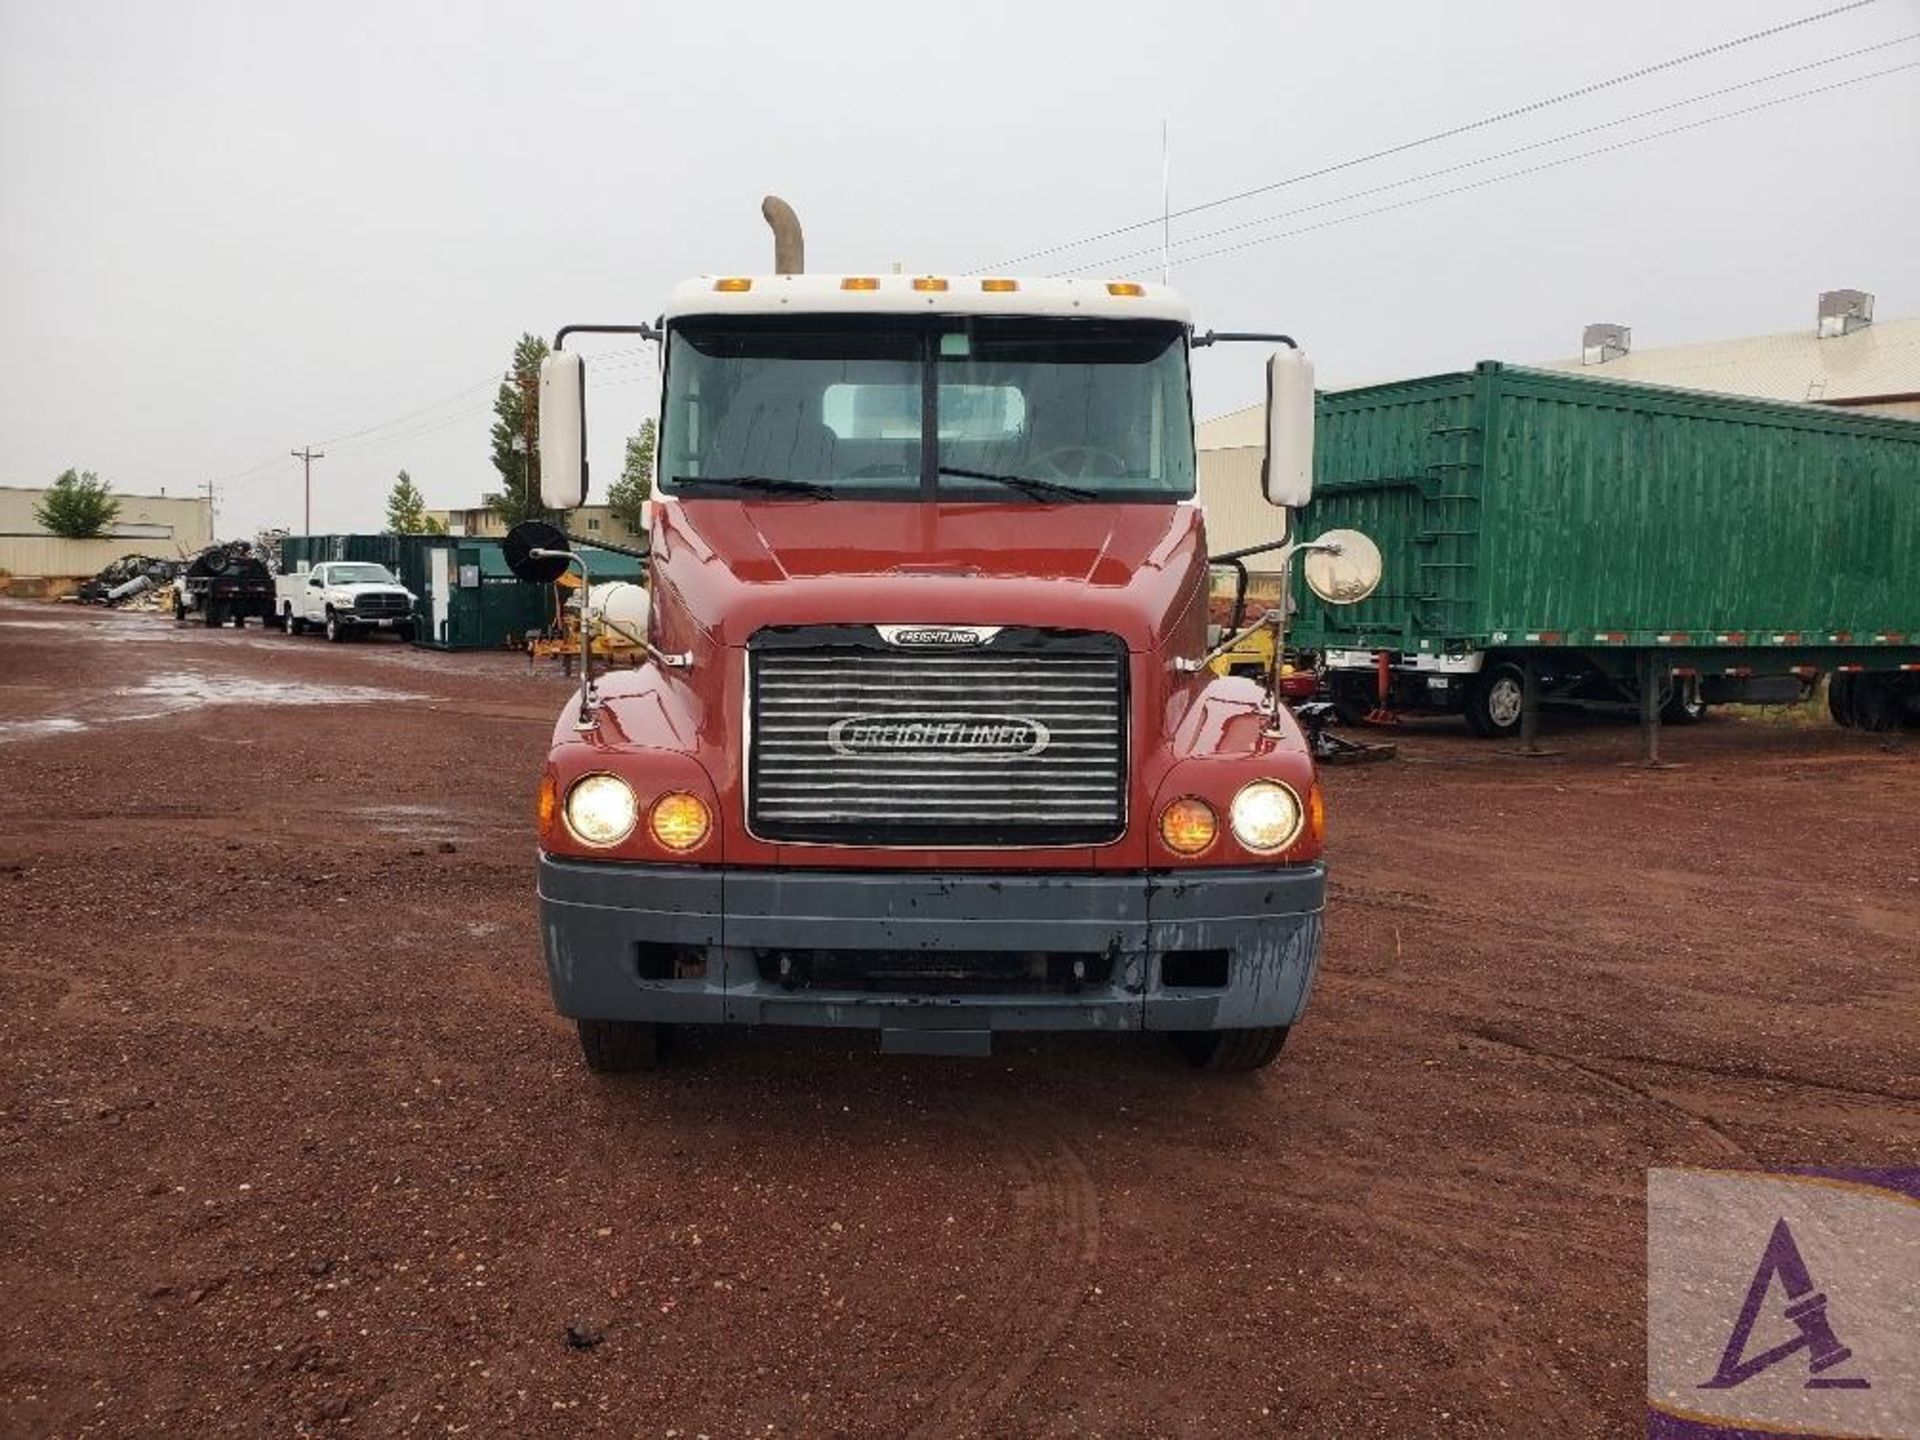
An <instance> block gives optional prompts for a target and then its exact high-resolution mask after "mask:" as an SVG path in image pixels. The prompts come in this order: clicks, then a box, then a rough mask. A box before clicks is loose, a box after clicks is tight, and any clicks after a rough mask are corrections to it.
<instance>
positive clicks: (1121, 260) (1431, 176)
mask: <svg viewBox="0 0 1920 1440" xmlns="http://www.w3.org/2000/svg"><path fill="white" fill-rule="evenodd" d="M1915 40H1920V30H1916V31H1914V32H1913V33H1912V34H1909V35H1900V36H1897V37H1895V38H1894V39H1892V40H1882V41H1880V42H1879V43H1878V44H1874V45H1863V46H1861V47H1860V48H1859V49H1857V50H1848V51H1845V52H1844V53H1842V54H1839V55H1830V56H1828V57H1827V58H1826V59H1824V60H1814V61H1810V62H1809V63H1807V64H1805V65H1793V66H1790V67H1788V68H1787V69H1785V70H1776V71H1774V72H1773V73H1772V74H1770V75H1762V76H1759V77H1758V78H1757V79H1753V80H1742V81H1740V82H1739V83H1738V84H1735V85H1723V86H1722V87H1721V88H1720V89H1718V90H1707V91H1703V92H1702V93H1700V94H1698V95H1689V96H1688V97H1687V98H1685V99H1684V100H1674V101H1671V102H1669V103H1668V104H1665V105H1655V106H1652V107H1651V108H1649V109H1646V110H1638V111H1635V112H1634V113H1633V114H1631V115H1622V116H1621V117H1620V118H1619V119H1617V120H1602V121H1600V122H1599V123H1598V124H1596V125H1586V126H1582V127H1581V128H1580V129H1578V130H1568V131H1566V132H1565V133H1563V134H1560V135H1555V136H1553V137H1551V138H1550V139H1546V140H1535V141H1532V142H1530V143H1528V144H1525V145H1516V146H1514V147H1513V148H1512V149H1510V150H1501V151H1499V152H1497V153H1496V154H1492V155H1482V156H1480V157H1479V158H1478V159H1474V160H1462V161H1461V162H1460V163H1459V164H1457V165H1443V166H1441V167H1440V168H1439V169H1437V170H1426V171H1422V172H1421V173H1420V174H1418V175H1409V176H1407V177H1406V178H1405V179H1403V180H1390V181H1388V182H1387V183H1386V184H1384V185H1373V186H1369V187H1368V188H1367V189H1365V190H1352V191H1349V192H1348V193H1347V194H1345V195H1336V196H1334V197H1333V198H1332V199H1330V200H1316V201H1314V202H1313V203H1312V204H1311V205H1301V206H1298V207H1296V208H1295V209H1292V210H1281V211H1277V212H1275V213H1274V214H1271V215H1260V216H1256V217H1255V218H1253V219H1251V220H1240V221H1236V222H1235V223H1233V224H1232V225H1222V226H1220V227H1219V228H1218V229H1216V230H1201V231H1198V232H1196V233H1195V234H1192V235H1186V236H1182V237H1181V238H1180V239H1179V240H1177V241H1175V242H1174V244H1175V245H1176V246H1180V245H1193V244H1196V243H1198V242H1199V241H1202V240H1215V239H1218V238H1219V237H1220V236H1222V235H1232V234H1236V233H1238V232H1239V231H1242V230H1251V229H1252V228H1253V227H1254V226H1256V225H1270V224H1272V223H1273V222H1274V221H1276V220H1287V219H1291V218H1292V217H1293V216H1295V215H1307V214H1311V213H1312V212H1313V211H1315V210H1326V209H1329V208H1331V207H1332V206H1335V205H1345V204H1348V203H1350V202H1351V201H1354V200H1364V199H1365V198H1366V197H1368V196H1369V195H1382V194H1385V193H1386V192H1387V191H1389V190H1404V189H1405V188H1406V187H1407V186H1409V185H1418V184H1419V183H1420V182H1421V181H1423V180H1437V179H1439V178H1440V177H1441V176H1442V175H1454V174H1458V173H1459V172H1460V171H1462V170H1472V169H1475V168H1476V167H1478V166H1481V165H1491V164H1493V163H1495V162H1496V161H1500V160H1511V159H1512V158H1513V157H1514V156H1516V155H1525V154H1528V153H1530V152H1532V151H1534V150H1545V149H1548V148H1549V147H1551V146H1554V145H1564V144H1566V143H1567V141H1569V140H1578V139H1579V138H1581V137H1582V136H1583V135H1595V134H1598V133H1599V132H1600V131H1602V130H1615V129H1618V128H1619V127H1620V126H1622V125H1631V124H1633V123H1634V122H1635V121H1636V120H1646V119H1649V118H1651V117H1652V116H1655V115H1664V114H1666V113H1668V112H1669V111H1673V110H1684V109H1686V108H1687V107H1688V106H1689V105H1699V104H1701V103H1703V102H1704V101H1708V100H1717V99H1719V98H1720V97H1721V96H1723V95H1732V94H1735V93H1736V92H1738V91H1741V90H1751V89H1753V88H1754V87H1755V86H1758V85H1769V84H1772V83H1773V82H1774V81H1776V80H1784V79H1786V78H1787V77H1788V76H1789V75H1801V74H1805V73H1806V72H1807V71H1809V70H1819V69H1823V68H1825V67H1826V66H1828V65H1837V64H1839V63H1840V62H1841V61H1843V60H1853V59H1856V58H1858V57H1859V56H1861V55H1870V54H1872V53H1873V52H1875V51H1877V50H1886V49H1889V48H1891V47H1892V46H1895V45H1910V44H1912V43H1913V42H1914V41H1915ZM1857 78H1872V77H1865V76H1863V77H1857ZM1849 83H1850V82H1849ZM1817 93H1819V92H1818V91H1804V92H1802V95H1803V96H1804V95H1809V94H1817ZM1786 98H1789V99H1791V98H1798V97H1792V96H1789V97H1786ZM1730 113H1731V114H1734V115H1739V114H1744V113H1746V112H1745V111H1740V110H1736V111H1732V112H1730ZM1661 133H1663V134H1670V133H1672V132H1670V131H1663V132H1661ZM1160 253H1161V251H1160V247H1159V246H1149V247H1142V248H1141V249H1139V250H1129V251H1127V252H1126V253H1125V254H1122V255H1109V256H1108V257H1107V258H1106V259H1104V260H1090V261H1087V262H1086V263H1084V264H1081V265H1073V266H1069V267H1068V268H1067V269H1065V270H1062V271H1060V272H1059V273H1060V274H1063V275H1079V274H1084V273H1085V272H1087V271H1090V270H1091V271H1101V270H1107V271H1111V270H1113V269H1115V268H1117V267H1119V266H1123V265H1125V264H1126V263H1127V262H1128V261H1131V260H1139V259H1142V258H1144V257H1148V256H1153V255H1158V254H1160Z"/></svg>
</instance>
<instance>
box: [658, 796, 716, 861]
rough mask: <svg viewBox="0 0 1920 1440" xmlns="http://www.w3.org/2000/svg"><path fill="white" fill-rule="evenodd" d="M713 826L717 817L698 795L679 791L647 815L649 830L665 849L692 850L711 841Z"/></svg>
mask: <svg viewBox="0 0 1920 1440" xmlns="http://www.w3.org/2000/svg"><path fill="white" fill-rule="evenodd" d="M712 827H713V814H712V812H711V811H709V810H708V809H707V802H706V801H704V800H702V799H701V798H700V797H699V796H698V795H686V794H681V793H679V792H675V793H674V794H671V795H662V796H661V797H660V798H659V799H658V800H656V801H654V802H653V810H652V812H651V813H650V814H649V815H648V816H647V828H648V829H649V830H651V831H652V832H653V838H654V839H655V840H657V841H659V842H660V845H661V847H662V848H663V849H667V850H691V849H693V848H694V847H695V846H696V845H698V844H699V843H700V842H701V841H702V840H704V839H706V838H707V831H708V830H710V829H711V828H712Z"/></svg>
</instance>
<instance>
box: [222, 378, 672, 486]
mask: <svg viewBox="0 0 1920 1440" xmlns="http://www.w3.org/2000/svg"><path fill="white" fill-rule="evenodd" d="M633 356H639V357H640V358H639V359H638V360H634V359H632V358H631V357H633ZM593 359H594V360H595V362H604V361H609V360H611V361H618V362H621V363H616V364H610V365H608V364H600V363H596V364H595V365H594V366H593V367H592V368H591V369H589V371H588V375H589V378H591V377H592V376H594V375H595V374H597V373H600V372H601V371H603V370H605V371H622V370H630V369H634V368H636V367H638V368H642V369H645V368H648V367H651V366H652V365H653V363H654V362H653V354H652V347H651V345H645V344H643V345H627V346H622V347H620V348H619V349H616V350H605V351H602V352H600V353H599V354H598V355H596V356H594V357H593ZM505 383H507V381H506V380H505V379H504V378H502V377H501V376H498V375H494V376H489V377H488V378H487V379H485V380H482V381H480V382H479V383H477V384H474V385H469V386H467V387H466V388H465V389H464V390H458V391H455V392H454V393H453V394H451V395H448V396H445V397H443V398H441V399H439V400H436V401H434V402H433V403H432V404H431V405H422V406H420V407H419V408H418V409H416V410H410V411H408V412H407V413H406V414H404V415H397V416H395V417H394V418H393V419H391V420H383V421H381V422H380V423H379V424H377V425H368V426H365V427H363V428H361V429H359V430H352V431H348V432H347V433H346V434H343V435H336V436H330V437H328V438H327V439H324V440H320V441H316V442H315V443H316V444H321V445H328V446H331V447H333V448H334V449H335V450H336V451H338V452H342V453H355V452H359V451H363V450H371V449H377V448H379V447H380V446H383V445H387V444H397V443H399V442H401V441H404V440H411V439H416V438H418V437H419V436H421V435H427V434H431V433H432V432H434V431H436V430H441V429H445V428H446V427H447V426H449V425H453V424H457V423H458V422H460V421H462V420H466V419H470V418H473V417H474V416H478V415H484V414H486V413H487V411H488V410H490V409H491V408H492V403H491V402H490V401H489V402H485V403H483V404H481V405H479V406H477V407H469V408H467V409H463V410H461V411H459V412H458V413H456V414H452V415H443V416H439V417H436V418H435V419H433V420H429V421H427V422H426V423H425V424H422V425H416V426H413V427H412V428H409V429H404V430H398V433H395V434H392V435H384V434H381V433H380V432H382V431H386V430H395V429H396V428H397V427H400V426H404V425H406V424H407V422H409V421H412V420H418V419H420V418H421V417H423V416H427V415H431V414H433V412H434V411H436V410H440V409H444V408H445V407H446V406H448V405H451V404H453V403H454V402H455V401H457V400H461V399H464V398H466V397H467V396H469V395H474V394H478V393H481V392H483V391H489V390H494V389H496V388H497V387H498V386H500V385H502V384H505ZM294 458H295V459H298V458H299V455H298V452H295V456H294ZM315 458H318V457H317V456H316V457H315ZM279 464H280V460H279V458H278V457H276V458H275V459H272V460H263V461H261V462H260V463H259V464H258V465H250V466H248V467H247V468H246V469H244V470H235V471H232V472H230V473H228V474H226V475H222V476H219V477H218V479H219V480H220V482H221V483H223V484H226V483H232V482H235V481H240V480H248V479H251V478H253V477H254V476H257V475H262V474H264V473H265V472H267V471H269V470H274V469H277V468H278V467H279Z"/></svg>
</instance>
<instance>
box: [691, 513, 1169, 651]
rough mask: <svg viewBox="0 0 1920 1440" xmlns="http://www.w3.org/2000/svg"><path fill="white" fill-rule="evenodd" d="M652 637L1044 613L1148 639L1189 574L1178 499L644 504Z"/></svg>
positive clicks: (1135, 642) (1158, 633)
mask: <svg viewBox="0 0 1920 1440" xmlns="http://www.w3.org/2000/svg"><path fill="white" fill-rule="evenodd" d="M655 516H656V519H655V524H654V534H653V556H654V566H655V572H654V573H655V577H656V589H657V590H658V592H659V593H658V595H657V596H656V599H655V605H656V607H657V610H658V614H659V621H658V623H659V625H660V626H661V629H660V631H659V635H658V638H659V642H660V644H661V646H662V648H664V649H668V650H679V649H685V648H689V646H690V644H691V643H693V642H694V641H695V637H694V636H693V635H691V634H686V633H682V634H680V635H676V634H675V633H674V632H675V631H681V630H682V628H683V626H684V625H685V623H686V622H689V621H690V622H691V624H692V627H694V628H697V629H698V630H699V631H700V632H702V636H703V638H704V639H705V641H706V643H708V644H712V645H722V646H739V645H744V644H745V643H746V641H747V638H748V637H749V636H750V635H752V634H753V633H754V632H755V631H756V630H759V629H761V628H762V627H764V626H767V625H802V624H851V623H861V622H864V623H869V624H875V623H878V624H915V623H919V624H954V625H958V624H973V625H1045V626H1049V627H1059V628H1067V629H1088V630H1104V631H1109V632H1111V633H1113V634H1117V635H1120V636H1122V637H1124V638H1125V640H1126V642H1127V646H1128V648H1129V649H1132V650H1136V651H1149V650H1155V649H1157V648H1159V646H1160V645H1161V643H1162V642H1163V641H1164V640H1165V638H1166V637H1167V635H1168V632H1169V630H1170V628H1171V627H1172V626H1173V625H1175V624H1176V623H1177V622H1178V621H1179V620H1180V618H1181V614H1182V612H1183V611H1184V610H1185V609H1186V608H1187V606H1188V605H1189V604H1191V602H1192V600H1193V598H1194V596H1195V595H1196V594H1197V593H1198V588H1199V585H1200V583H1201V580H1202V578H1203V574H1204V567H1205V563H1206V556H1205V553H1204V550H1203V548H1202V546H1203V542H1202V534H1201V525H1200V514H1199V511H1198V510H1197V509H1196V508H1195V507H1193V506H1192V505H1171V504H1159V505H1140V504H1132V505H1106V504H1066V505H1040V504H1032V503H1013V504H999V505H996V504H964V505H963V504H946V505H918V504H911V503H904V502H870V501H869V502H862V501H852V500H822V501H793V500H774V501H762V500H687V501H679V502H669V503H665V504H661V505H659V506H657V507H655Z"/></svg>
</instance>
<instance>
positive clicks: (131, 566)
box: [74, 555, 187, 610]
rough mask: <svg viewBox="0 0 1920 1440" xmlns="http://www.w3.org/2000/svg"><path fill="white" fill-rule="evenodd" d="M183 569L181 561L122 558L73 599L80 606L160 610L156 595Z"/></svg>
mask: <svg viewBox="0 0 1920 1440" xmlns="http://www.w3.org/2000/svg"><path fill="white" fill-rule="evenodd" d="M186 568H187V562H186V561H185V560H169V559H167V558H165V557H164V556H159V555H122V556H121V557H120V558H119V559H118V560H116V561H114V562H113V563H112V564H111V565H109V566H107V567H106V568H105V569H104V570H102V571H101V572H100V573H99V574H98V575H95V576H94V577H93V578H92V579H91V580H88V581H86V582H85V583H84V584H82V585H81V586H80V588H79V590H78V591H77V592H76V593H75V595H74V598H75V599H76V600H78V601H79V602H80V603H81V604H83V605H119V606H127V607H130V608H132V609H136V610H159V609H162V608H163V605H162V602H161V599H160V592H161V591H162V590H164V589H165V588H166V587H167V586H169V585H171V584H172V583H173V581H174V579H175V577H176V576H178V575H179V574H180V572H181V571H183V570H185V569H186Z"/></svg>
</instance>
